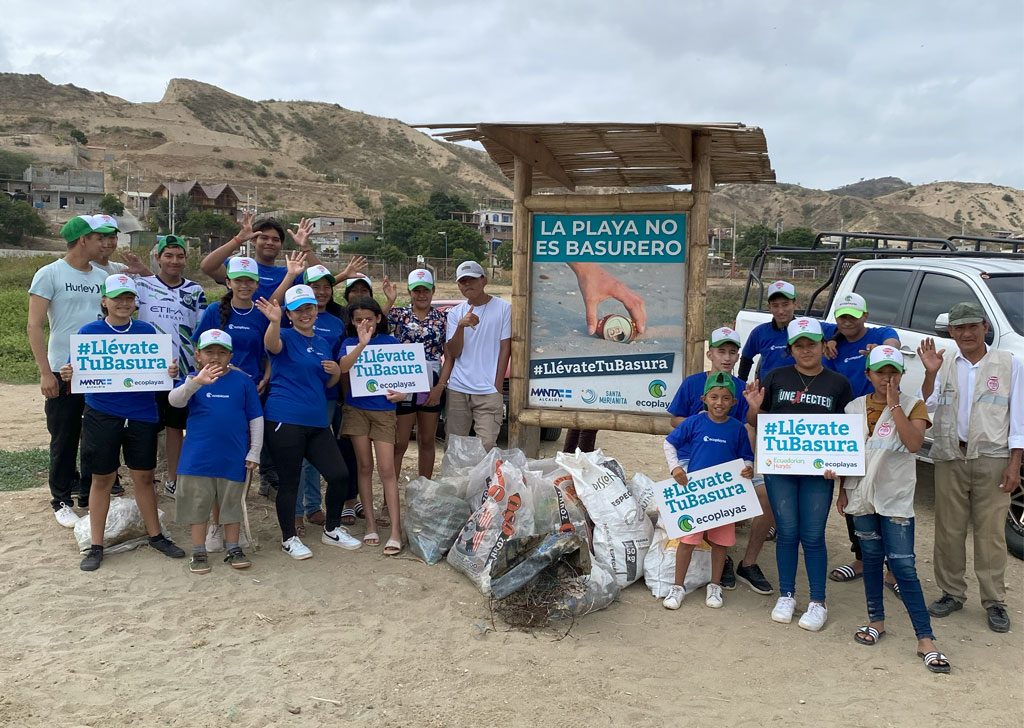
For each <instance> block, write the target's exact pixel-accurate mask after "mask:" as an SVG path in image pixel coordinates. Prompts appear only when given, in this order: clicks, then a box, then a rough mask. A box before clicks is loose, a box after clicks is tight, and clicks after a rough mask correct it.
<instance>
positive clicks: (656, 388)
mask: <svg viewBox="0 0 1024 728" xmlns="http://www.w3.org/2000/svg"><path fill="white" fill-rule="evenodd" d="M667 387H668V385H667V384H665V382H663V381H662V380H660V379H655V380H654V381H653V382H651V383H650V384H648V385H647V391H648V392H650V394H651V396H652V397H654V398H656V399H660V398H661V397H664V396H665V389H666V388H667Z"/></svg>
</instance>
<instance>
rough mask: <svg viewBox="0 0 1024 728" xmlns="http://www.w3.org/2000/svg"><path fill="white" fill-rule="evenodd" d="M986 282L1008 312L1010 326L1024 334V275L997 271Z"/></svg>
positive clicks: (1000, 306) (1002, 307)
mask: <svg viewBox="0 0 1024 728" xmlns="http://www.w3.org/2000/svg"><path fill="white" fill-rule="evenodd" d="M985 283H987V284H988V288H989V290H990V291H992V294H993V295H994V296H995V299H996V302H997V303H998V304H999V308H1001V309H1002V310H1003V313H1004V314H1006V318H1007V320H1008V321H1009V322H1010V326H1012V327H1013V330H1014V331H1016V332H1017V333H1018V334H1020V335H1021V336H1024V275H1019V274H1012V273H1011V274H1001V273H997V274H994V275H992V276H991V277H990V278H989V279H988V280H986V281H985Z"/></svg>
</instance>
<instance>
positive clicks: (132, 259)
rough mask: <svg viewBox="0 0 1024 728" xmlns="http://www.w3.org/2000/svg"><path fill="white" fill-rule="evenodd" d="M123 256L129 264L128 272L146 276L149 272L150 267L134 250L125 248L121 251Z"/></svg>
mask: <svg viewBox="0 0 1024 728" xmlns="http://www.w3.org/2000/svg"><path fill="white" fill-rule="evenodd" d="M121 258H122V260H124V263H125V265H127V266H128V269H127V272H128V273H131V274H132V275H134V276H144V275H147V274H148V273H149V268H147V267H146V266H145V265H144V264H143V262H142V260H141V259H140V258H139V256H137V255H136V254H135V253H133V252H132V251H130V250H125V251H124V252H122V253H121Z"/></svg>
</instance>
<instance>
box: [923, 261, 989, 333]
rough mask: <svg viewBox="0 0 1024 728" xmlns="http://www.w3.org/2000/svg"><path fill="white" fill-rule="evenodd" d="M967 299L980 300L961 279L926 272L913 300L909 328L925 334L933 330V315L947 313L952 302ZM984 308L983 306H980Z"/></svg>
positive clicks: (971, 300) (976, 301) (974, 301)
mask: <svg viewBox="0 0 1024 728" xmlns="http://www.w3.org/2000/svg"><path fill="white" fill-rule="evenodd" d="M966 301H969V302H971V303H977V304H978V305H979V306H980V305H981V302H980V301H979V300H978V297H977V296H976V295H974V291H972V290H971V287H970V286H968V285H967V284H966V283H964V282H963V281H961V280H958V279H956V278H953V277H952V276H945V275H942V274H941V273H926V274H925V276H924V280H922V281H921V287H920V288H919V289H918V291H917V299H916V300H915V301H914V312H913V314H912V315H911V317H910V328H911V329H912V330H914V331H920V332H923V333H927V334H933V333H934V332H935V317H936V316H938V315H939V314H940V313H949V309H950V308H952V307H953V305H954V304H957V303H963V302H966ZM982 308H984V306H982Z"/></svg>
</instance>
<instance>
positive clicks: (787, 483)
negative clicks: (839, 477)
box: [764, 475, 833, 602]
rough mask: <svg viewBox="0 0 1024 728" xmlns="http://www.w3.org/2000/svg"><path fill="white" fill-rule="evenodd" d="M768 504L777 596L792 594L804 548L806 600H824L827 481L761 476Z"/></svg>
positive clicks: (829, 500) (829, 502)
mask: <svg viewBox="0 0 1024 728" xmlns="http://www.w3.org/2000/svg"><path fill="white" fill-rule="evenodd" d="M764 480H765V486H766V487H767V489H768V502H769V503H771V506H772V513H774V514H775V529H776V531H777V532H778V536H776V539H775V563H776V565H777V566H778V569H779V593H780V594H781V595H782V596H790V597H791V596H793V595H794V594H795V593H796V563H797V558H798V557H799V552H800V546H803V547H804V567H805V568H806V569H807V581H808V583H809V585H810V600H811V601H812V602H824V601H825V581H826V578H825V575H826V572H827V570H828V551H827V550H826V548H825V524H826V522H827V521H828V513H829V511H830V510H832V487H833V482H832V481H831V480H825V478H822V477H820V476H817V475H765V476H764Z"/></svg>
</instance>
